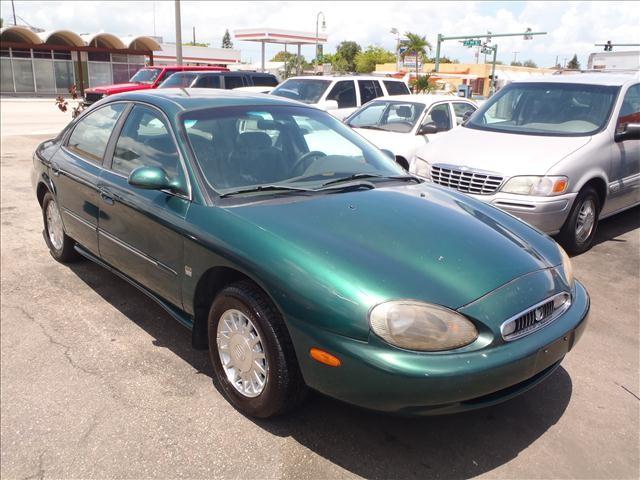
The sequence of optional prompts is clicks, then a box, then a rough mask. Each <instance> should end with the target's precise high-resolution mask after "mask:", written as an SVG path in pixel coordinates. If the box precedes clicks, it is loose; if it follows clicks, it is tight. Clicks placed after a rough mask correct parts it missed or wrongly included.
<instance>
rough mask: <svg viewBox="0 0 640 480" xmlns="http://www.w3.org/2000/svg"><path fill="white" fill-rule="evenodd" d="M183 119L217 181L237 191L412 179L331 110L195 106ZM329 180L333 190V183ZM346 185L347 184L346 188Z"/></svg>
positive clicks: (209, 177)
mask: <svg viewBox="0 0 640 480" xmlns="http://www.w3.org/2000/svg"><path fill="white" fill-rule="evenodd" d="M181 123H182V126H183V128H184V130H185V132H186V136H187V138H188V139H189V143H190V144H191V148H192V150H193V152H194V153H195V156H196V159H197V161H198V165H199V166H200V170H201V172H202V174H203V176H204V177H205V179H206V181H207V183H208V184H209V186H210V187H211V188H212V189H213V190H214V191H216V192H217V193H219V194H221V195H226V196H229V194H231V193H235V194H242V193H246V192H248V193H258V192H274V191H278V190H280V191H281V192H282V193H293V192H299V191H300V190H302V191H317V190H319V189H322V188H336V186H338V185H342V183H336V182H331V180H338V179H339V180H340V182H343V180H344V185H345V186H346V185H347V184H348V183H357V182H360V183H362V182H364V180H358V179H359V178H360V179H364V178H366V181H367V185H369V187H370V186H371V185H372V184H377V183H380V182H386V181H389V180H396V181H397V180H398V179H407V178H412V177H409V176H407V175H406V172H405V171H404V170H403V169H402V168H401V167H400V166H398V165H397V164H396V163H395V162H394V161H393V160H392V159H390V158H389V157H387V156H386V155H385V154H383V153H382V152H380V151H379V150H378V149H376V148H375V147H374V146H372V145H371V144H369V143H368V142H366V141H365V140H363V139H362V137H360V136H359V135H358V134H357V133H355V132H354V131H353V130H351V129H350V128H349V127H348V126H346V125H344V124H343V123H342V122H340V121H339V120H337V119H335V118H334V117H332V116H331V115H329V114H327V113H325V112H323V111H321V110H316V109H313V108H308V107H296V106H282V105H272V106H242V107H240V106H238V107H222V108H207V109H201V110H195V111H188V112H185V113H183V114H182V115H181ZM329 185H330V186H331V187H329ZM345 188H346V187H345Z"/></svg>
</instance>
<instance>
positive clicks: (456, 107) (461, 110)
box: [453, 102, 476, 125]
mask: <svg viewBox="0 0 640 480" xmlns="http://www.w3.org/2000/svg"><path fill="white" fill-rule="evenodd" d="M475 111H476V107H474V106H473V105H471V104H469V103H463V102H454V103H453V112H454V113H455V114H456V123H457V124H458V125H460V124H461V123H462V120H464V114H465V113H467V112H472V113H473V112H475Z"/></svg>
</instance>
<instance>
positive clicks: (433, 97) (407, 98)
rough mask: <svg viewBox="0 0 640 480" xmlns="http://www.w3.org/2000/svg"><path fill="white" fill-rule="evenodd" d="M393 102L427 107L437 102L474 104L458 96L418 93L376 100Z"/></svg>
mask: <svg viewBox="0 0 640 480" xmlns="http://www.w3.org/2000/svg"><path fill="white" fill-rule="evenodd" d="M376 100H393V101H400V102H414V103H425V104H427V105H429V104H432V103H435V102H444V101H450V102H453V101H455V102H460V101H462V102H464V101H467V102H469V103H474V102H473V101H470V100H469V99H468V98H463V97H458V96H456V95H439V94H435V93H434V94H431V93H416V94H411V95H387V96H384V97H378V98H376V99H375V100H372V101H376Z"/></svg>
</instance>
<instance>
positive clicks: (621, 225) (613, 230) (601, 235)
mask: <svg viewBox="0 0 640 480" xmlns="http://www.w3.org/2000/svg"><path fill="white" fill-rule="evenodd" d="M637 228H640V207H634V208H630V209H629V210H626V211H624V212H622V213H619V214H617V215H614V216H613V217H609V218H605V219H604V220H602V221H601V222H600V223H599V224H598V231H597V232H596V238H595V240H594V242H593V244H594V245H598V244H599V243H603V242H607V241H610V240H611V241H614V242H624V241H625V240H622V239H620V238H618V237H620V236H621V235H624V234H625V233H628V232H631V231H632V230H635V229H637Z"/></svg>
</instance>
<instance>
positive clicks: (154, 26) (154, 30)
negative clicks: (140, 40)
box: [153, 2, 156, 37]
mask: <svg viewBox="0 0 640 480" xmlns="http://www.w3.org/2000/svg"><path fill="white" fill-rule="evenodd" d="M153 36H154V37H155V36H156V2H153Z"/></svg>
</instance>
